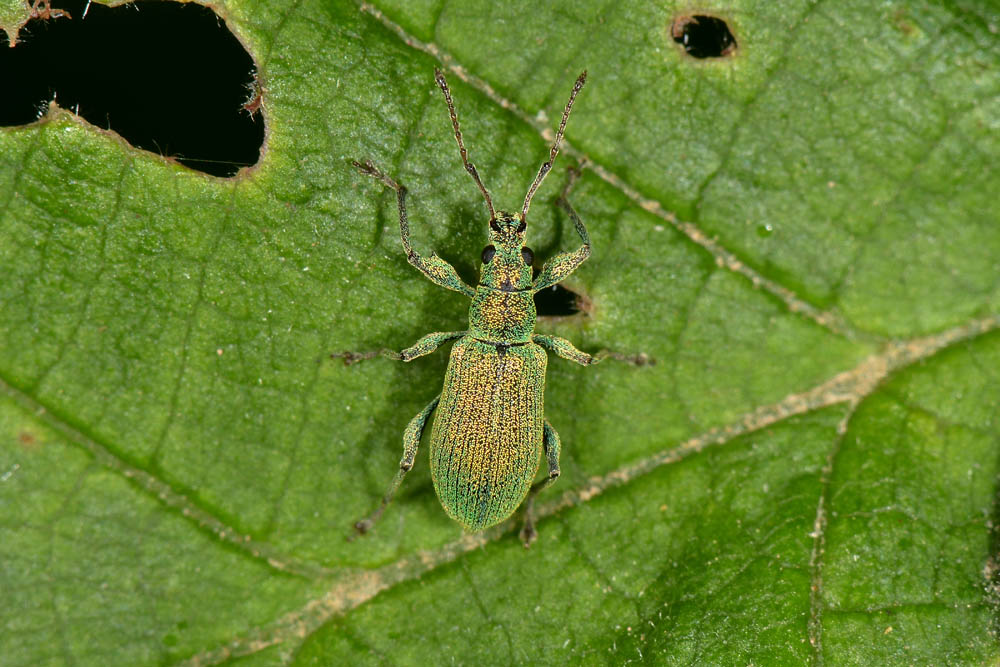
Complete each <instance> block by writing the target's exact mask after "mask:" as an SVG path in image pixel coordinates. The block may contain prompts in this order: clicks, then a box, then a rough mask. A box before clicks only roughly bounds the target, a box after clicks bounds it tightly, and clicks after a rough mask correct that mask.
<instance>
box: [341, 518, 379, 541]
mask: <svg viewBox="0 0 1000 667" xmlns="http://www.w3.org/2000/svg"><path fill="white" fill-rule="evenodd" d="M374 523H375V522H374V521H372V520H371V519H362V520H361V521H355V522H354V532H352V533H351V534H350V535H349V536H348V537H347V541H348V542H353V541H354V540H356V539H358V538H359V537H361V536H362V535H367V534H368V531H370V530H371V529H372V526H373V525H374Z"/></svg>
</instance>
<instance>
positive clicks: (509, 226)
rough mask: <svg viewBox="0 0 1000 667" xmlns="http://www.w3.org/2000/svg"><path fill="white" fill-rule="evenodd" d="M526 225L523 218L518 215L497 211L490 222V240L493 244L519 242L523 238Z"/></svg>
mask: <svg viewBox="0 0 1000 667" xmlns="http://www.w3.org/2000/svg"><path fill="white" fill-rule="evenodd" d="M527 227H528V223H527V222H525V220H524V216H522V215H520V214H518V213H508V212H506V211H497V214H496V217H495V218H493V219H492V220H490V240H492V241H493V242H494V243H503V242H505V241H506V242H508V243H510V242H511V241H520V240H521V239H522V238H524V230H525V229H527Z"/></svg>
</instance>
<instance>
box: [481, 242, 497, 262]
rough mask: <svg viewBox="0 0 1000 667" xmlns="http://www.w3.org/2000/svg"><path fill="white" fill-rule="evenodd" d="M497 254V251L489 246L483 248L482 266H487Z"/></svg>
mask: <svg viewBox="0 0 1000 667" xmlns="http://www.w3.org/2000/svg"><path fill="white" fill-rule="evenodd" d="M495 254H497V249H496V248H494V247H493V246H491V245H488V246H486V247H485V248H483V264H489V263H490V260H491V259H493V255H495Z"/></svg>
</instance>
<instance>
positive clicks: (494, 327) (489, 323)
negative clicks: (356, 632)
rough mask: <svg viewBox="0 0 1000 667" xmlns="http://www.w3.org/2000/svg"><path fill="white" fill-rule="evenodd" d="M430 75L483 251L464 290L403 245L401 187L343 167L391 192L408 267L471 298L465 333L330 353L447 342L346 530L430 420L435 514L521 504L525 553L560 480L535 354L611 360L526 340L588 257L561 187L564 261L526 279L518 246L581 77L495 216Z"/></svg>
mask: <svg viewBox="0 0 1000 667" xmlns="http://www.w3.org/2000/svg"><path fill="white" fill-rule="evenodd" d="M434 78H435V80H436V82H437V85H438V87H440V89H441V92H442V93H443V94H444V98H445V102H446V103H447V105H448V113H449V115H450V116H451V123H452V127H453V128H454V131H455V140H456V141H457V142H458V149H459V154H460V155H461V157H462V164H463V166H464V167H465V170H466V171H467V172H469V174H470V175H471V176H472V178H473V180H474V181H475V182H476V185H477V186H478V187H479V190H480V192H481V193H482V195H483V199H484V200H485V201H486V207H487V208H488V209H489V214H490V220H489V240H490V243H489V245H487V246H486V247H485V248H483V251H482V255H481V260H482V268H481V270H480V277H479V284H478V285H477V286H476V287H475V288H473V287H470V286H469V285H467V284H466V283H465V282H463V281H462V279H461V278H460V277H459V275H458V273H457V272H456V271H455V269H454V268H453V267H452V266H451V265H450V264H449V263H448V262H446V261H445V260H443V259H441V258H440V257H438V256H436V255H434V254H432V255H431V256H430V257H424V256H422V255H420V254H418V253H417V251H416V250H414V249H413V247H412V246H411V245H410V228H409V220H408V218H407V213H406V193H407V190H406V188H405V187H404V186H403V185H401V184H400V183H398V182H397V181H395V180H393V179H392V178H390V177H389V176H387V175H386V174H385V173H384V172H382V171H381V170H380V169H379V168H378V167H376V166H375V165H374V163H372V161H371V160H366V161H365V162H364V163H361V162H357V161H355V162H353V163H352V164H353V165H354V166H355V167H356V168H357V169H358V170H359V171H360V172H361V173H362V174H365V175H367V176H371V177H372V178H374V179H375V180H377V181H380V182H381V183H383V184H384V185H385V186H387V187H389V188H391V189H392V190H394V191H395V192H396V199H397V205H398V208H399V230H400V238H401V240H402V242H403V249H404V250H405V251H406V257H407V260H408V261H409V263H410V264H412V265H413V266H415V267H416V268H417V269H418V270H420V272H421V273H423V274H424V275H425V276H426V277H427V278H428V279H429V280H430V281H431V282H433V283H435V284H437V285H440V286H441V287H444V288H446V289H450V290H454V291H456V292H461V293H462V294H464V295H465V296H467V297H469V298H470V299H471V300H472V304H471V305H470V307H469V328H468V329H467V330H465V331H449V332H436V333H431V334H427V335H426V336H424V337H423V338H421V339H420V340H418V341H417V342H416V343H415V344H414V345H413V346H411V347H408V348H406V349H404V350H402V351H400V352H395V351H393V350H385V349H384V350H379V351H377V352H371V353H365V354H356V353H351V352H344V353H339V354H335V355H332V356H335V357H342V358H344V361H345V363H353V362H355V361H358V360H360V359H367V358H372V357H375V356H377V355H381V356H384V357H387V358H390V359H396V360H399V361H412V360H413V359H416V358H417V357H421V356H424V355H425V354H429V353H431V352H433V351H434V350H435V349H437V348H438V346H440V345H442V344H443V343H446V342H449V341H455V344H454V345H453V347H452V349H451V356H450V359H449V362H448V369H447V371H446V373H445V378H444V387H443V388H442V390H441V393H440V395H438V396H437V397H436V398H435V399H434V400H432V401H431V402H430V403H429V404H428V405H427V407H425V408H424V409H423V410H421V411H420V413H419V414H417V416H415V417H414V418H413V419H412V420H411V421H410V423H409V425H408V426H407V427H406V430H405V432H404V435H403V458H402V459H401V460H400V462H399V470H398V471H397V472H396V475H395V476H394V477H393V479H392V482H391V483H390V484H389V488H388V490H387V491H386V493H385V496H384V497H383V498H382V501H381V503H380V504H379V506H378V508H377V509H376V510H375V511H374V512H373V513H372V514H371V515H369V516H368V517H367V518H365V519H362V520H360V521H358V522H356V523H355V524H354V528H355V530H356V531H357V533H359V534H364V533H367V532H368V531H369V530H370V529H371V528H372V526H373V525H374V523H375V522H376V521H377V520H378V519H379V517H380V516H381V515H382V513H383V512H384V511H385V509H386V507H387V506H388V505H389V503H390V502H391V501H392V497H393V495H394V494H395V492H396V490H397V489H398V488H399V486H400V484H401V483H402V481H403V478H404V477H405V476H406V473H407V472H409V471H410V469H411V468H412V467H413V461H414V458H415V457H416V455H417V448H418V446H419V444H420V438H421V435H422V433H423V431H424V427H425V426H426V424H427V420H428V419H429V418H430V415H431V413H432V412H434V413H435V416H434V423H433V426H432V428H431V438H430V465H431V477H432V479H433V481H434V489H435V491H436V492H437V496H438V499H439V500H440V501H441V505H442V506H443V507H444V510H445V512H447V514H448V516H450V517H451V518H452V519H454V520H456V521H458V522H459V523H460V524H462V526H464V527H465V528H466V529H468V530H470V531H481V530H484V529H486V528H489V527H490V526H493V525H495V524H497V523H500V522H501V521H503V520H505V519H507V518H508V517H509V516H511V515H512V514H513V513H514V511H515V510H516V509H517V508H518V507H519V506H520V505H521V503H522V502H524V501H525V498H527V502H526V504H525V520H524V527H523V529H522V530H521V538H522V540H523V541H524V544H525V546H528V545H530V544H531V542H532V541H534V540H535V538H536V536H537V534H536V532H535V527H534V516H533V512H532V507H533V502H534V498H535V496H536V495H537V494H538V492H539V491H541V490H542V489H544V488H546V487H547V486H549V485H551V484H552V483H553V482H555V480H556V479H557V478H558V477H559V448H560V443H559V435H558V434H557V433H556V431H555V429H554V428H552V425H551V424H550V423H549V421H548V420H547V419H545V416H544V389H545V369H546V363H547V355H546V352H545V350H546V349H548V350H551V351H552V352H554V353H555V354H556V355H558V356H560V357H563V358H564V359H569V360H570V361H574V362H576V363H578V364H581V365H583V366H590V365H593V364H596V363H598V362H600V361H601V360H603V359H605V358H607V357H609V356H612V357H616V358H617V355H613V354H611V353H609V352H607V351H602V352H599V353H597V354H596V355H590V354H587V353H586V352H581V351H580V350H578V349H576V348H575V347H574V346H573V344H572V343H570V342H569V341H568V340H566V339H564V338H558V337H556V336H549V335H545V334H536V333H534V330H535V318H536V311H535V303H534V294H535V292H538V291H539V290H543V289H545V288H547V287H551V286H552V285H555V284H556V283H558V282H560V281H562V280H563V279H564V278H566V277H567V276H569V275H570V274H571V273H572V272H573V271H574V270H575V269H576V268H577V267H578V266H580V264H581V263H583V261H584V260H586V259H587V257H589V256H590V236H589V235H588V233H587V228H586V227H585V226H584V224H583V221H582V220H581V219H580V217H579V216H578V215H577V213H576V211H575V210H574V209H573V207H572V206H571V205H570V203H569V201H568V200H567V199H566V194H567V191H568V189H569V186H568V185H567V188H566V190H564V191H563V193H562V195H561V196H560V198H559V205H560V206H561V207H562V208H563V209H564V210H565V211H566V213H567V214H568V215H569V217H570V219H571V220H572V221H573V226H574V227H575V228H576V232H577V234H579V236H580V238H581V239H582V241H583V244H582V245H581V246H580V247H579V248H577V249H576V250H575V251H573V252H562V253H559V254H557V255H555V256H554V257H553V258H552V259H550V260H549V261H548V262H546V263H545V265H544V266H543V267H542V269H541V271H540V272H539V274H538V276H537V277H534V278H533V277H532V262H533V261H534V255H533V253H532V251H531V249H530V248H529V247H528V246H526V245H525V242H524V236H525V230H526V229H527V224H528V222H527V219H528V209H529V207H530V206H531V199H532V197H533V196H534V195H535V192H536V191H537V190H538V187H539V186H540V185H541V184H542V181H543V180H544V179H545V176H546V175H547V174H548V173H549V171H550V170H551V169H552V163H553V161H554V160H555V158H556V155H557V154H558V153H559V146H560V143H561V142H562V139H563V133H564V131H565V129H566V122H567V121H568V120H569V115H570V111H571V110H572V108H573V102H574V101H575V100H576V96H577V95H578V94H579V92H580V90H581V89H582V88H583V85H584V83H585V82H586V80H587V72H586V71H584V72H583V73H582V74H580V76H579V78H578V79H577V80H576V83H575V84H574V86H573V91H572V92H571V93H570V96H569V101H568V102H566V107H565V109H564V110H563V115H562V121H561V122H560V123H559V130H558V132H557V133H556V137H555V141H554V142H553V144H552V148H551V150H550V151H549V158H548V160H546V161H545V162H544V163H543V164H542V166H541V167H540V168H539V170H538V174H537V175H536V176H535V180H534V182H533V183H532V184H531V187H530V188H528V192H527V194H526V195H525V198H524V205H523V206H522V207H521V211H520V212H518V213H510V212H507V211H498V210H495V209H494V207H493V200H492V198H491V197H490V193H489V191H487V189H486V187H485V186H484V185H483V181H482V179H480V177H479V173H478V172H477V171H476V167H475V165H474V164H473V163H472V162H470V161H469V154H468V151H467V150H466V148H465V143H464V142H463V140H462V131H461V130H460V129H459V124H458V116H457V115H456V113H455V105H454V103H453V101H452V97H451V91H450V90H449V89H448V82H447V81H446V80H445V77H444V74H443V73H442V72H441V71H440V70H437V69H435V71H434ZM641 356H642V355H640V357H641ZM638 363H642V362H641V361H638ZM542 452H544V454H545V460H546V462H547V464H548V475H547V476H546V478H545V479H544V480H543V481H542V482H540V483H538V484H537V485H532V482H533V481H534V478H535V476H536V474H537V471H538V465H539V458H540V454H541V453H542Z"/></svg>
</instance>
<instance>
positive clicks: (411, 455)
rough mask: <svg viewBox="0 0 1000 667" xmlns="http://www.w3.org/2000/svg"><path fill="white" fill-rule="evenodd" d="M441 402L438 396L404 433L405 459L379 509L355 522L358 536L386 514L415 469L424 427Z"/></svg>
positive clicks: (401, 462)
mask: <svg viewBox="0 0 1000 667" xmlns="http://www.w3.org/2000/svg"><path fill="white" fill-rule="evenodd" d="M440 400H441V395H440V394H438V395H437V397H435V398H434V400H433V401H431V402H430V403H428V404H427V407H426V408H424V409H423V410H421V411H420V412H419V413H418V414H417V416H416V417H414V418H413V419H411V420H410V423H409V424H407V425H406V430H405V431H403V458H402V459H400V461H399V470H397V471H396V475H395V476H394V477H393V478H392V481H391V482H390V483H389V488H388V489H387V490H386V492H385V495H384V496H382V502H381V503H380V504H379V506H378V508H377V509H376V510H375V511H374V512H372V513H371V514H370V515H368V516H367V517H365V518H364V519H361V520H360V521H357V522H355V524H354V530H355V531H357V534H358V535H364V534H365V533H367V532H368V531H369V530H371V528H372V526H373V525H374V524H375V522H376V521H378V520H379V517H381V516H382V513H383V512H385V508H386V507H388V506H389V503H391V502H392V497H393V496H394V495H396V490H397V489H399V485H400V484H402V483H403V478H404V477H406V473H408V472H410V469H411V468H412V467H413V460H414V459H415V458H416V457H417V448H418V447H419V446H420V436H421V435H423V432H424V427H425V426H426V425H427V418H428V417H429V416H430V414H431V412H433V411H434V408H436V407H437V404H438V401H440Z"/></svg>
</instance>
